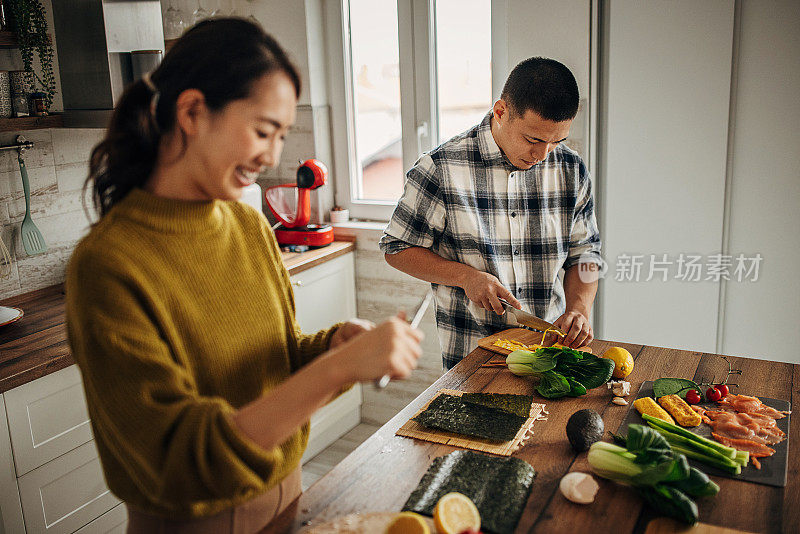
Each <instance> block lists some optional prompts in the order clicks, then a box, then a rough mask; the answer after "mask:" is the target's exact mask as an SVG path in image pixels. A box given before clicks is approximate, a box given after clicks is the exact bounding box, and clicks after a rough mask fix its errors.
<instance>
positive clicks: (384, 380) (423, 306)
mask: <svg viewBox="0 0 800 534" xmlns="http://www.w3.org/2000/svg"><path fill="white" fill-rule="evenodd" d="M432 299H433V290H431V289H429V290H428V292H427V293H425V296H424V297H423V298H422V301H420V303H419V306H417V311H416V312H414V317H413V319H411V323H410V325H411V328H416V327H418V326H419V323H420V322H422V317H423V316H424V315H425V310H427V309H428V305H429V304H430V303H431V300H432ZM391 380H392V377H391V376H389V375H383V376H382V377H381V378H380V380H376V381H375V382H373V384H374V385H375V387H376V388H377V389H383V388H385V387H386V386H387V385H388V384H389V382H390V381H391Z"/></svg>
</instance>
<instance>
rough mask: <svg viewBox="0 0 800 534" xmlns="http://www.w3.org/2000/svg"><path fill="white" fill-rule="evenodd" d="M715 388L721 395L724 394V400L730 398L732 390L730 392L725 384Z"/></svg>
mask: <svg viewBox="0 0 800 534" xmlns="http://www.w3.org/2000/svg"><path fill="white" fill-rule="evenodd" d="M714 387H715V388H717V389H718V390H719V392H720V394H722V398H723V399H724V398H725V397H727V396H728V393H730V390H728V386H726V385H725V384H718V385H716V386H714Z"/></svg>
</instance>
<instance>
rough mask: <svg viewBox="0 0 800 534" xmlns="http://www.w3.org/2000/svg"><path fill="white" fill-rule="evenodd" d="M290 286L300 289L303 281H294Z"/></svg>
mask: <svg viewBox="0 0 800 534" xmlns="http://www.w3.org/2000/svg"><path fill="white" fill-rule="evenodd" d="M292 285H293V286H297V287H300V286H302V285H303V281H302V280H295V281H294V282H292Z"/></svg>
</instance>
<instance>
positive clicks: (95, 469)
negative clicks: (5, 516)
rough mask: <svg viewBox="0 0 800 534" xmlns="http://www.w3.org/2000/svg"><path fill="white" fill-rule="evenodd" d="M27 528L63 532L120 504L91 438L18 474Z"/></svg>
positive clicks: (32, 530) (71, 529) (80, 525)
mask: <svg viewBox="0 0 800 534" xmlns="http://www.w3.org/2000/svg"><path fill="white" fill-rule="evenodd" d="M19 494H20V500H21V501H22V511H23V514H24V516H25V528H26V529H27V531H28V532H37V533H38V532H47V533H53V534H56V533H57V534H62V533H63V534H66V533H70V532H75V531H76V530H77V529H79V528H80V527H82V526H84V525H86V524H87V523H89V522H91V521H92V520H93V519H95V518H97V517H99V516H101V515H102V514H104V513H105V512H107V511H109V510H111V509H112V508H113V507H115V506H117V505H118V504H120V501H119V499H117V498H116V497H115V496H114V495H113V494H112V493H111V491H110V490H109V489H108V487H107V486H106V483H105V479H104V478H103V469H102V467H101V465H100V458H98V456H97V449H96V448H95V445H94V441H90V442H88V443H84V444H83V445H81V446H80V447H78V448H77V449H75V450H73V451H70V452H68V453H67V454H65V455H63V456H60V457H59V458H56V459H55V460H53V461H51V462H48V463H46V464H45V465H43V466H41V467H37V468H36V469H34V470H33V471H31V472H30V473H26V474H25V475H23V476H22V477H20V478H19Z"/></svg>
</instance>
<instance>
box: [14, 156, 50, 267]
mask: <svg viewBox="0 0 800 534" xmlns="http://www.w3.org/2000/svg"><path fill="white" fill-rule="evenodd" d="M22 150H23V149H22V148H20V149H18V150H17V161H18V162H19V173H20V174H21V175H22V190H23V191H24V192H25V218H24V219H23V220H22V227H21V228H20V232H21V234H22V246H23V247H25V252H26V253H27V254H28V256H34V255H36V254H41V253H42V252H45V251H46V250H47V244H46V243H45V241H44V236H43V235H42V232H40V231H39V228H37V226H36V224H34V222H33V219H31V185H30V183H29V181H28V169H27V168H26V166H25V160H24V159H23V157H22Z"/></svg>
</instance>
